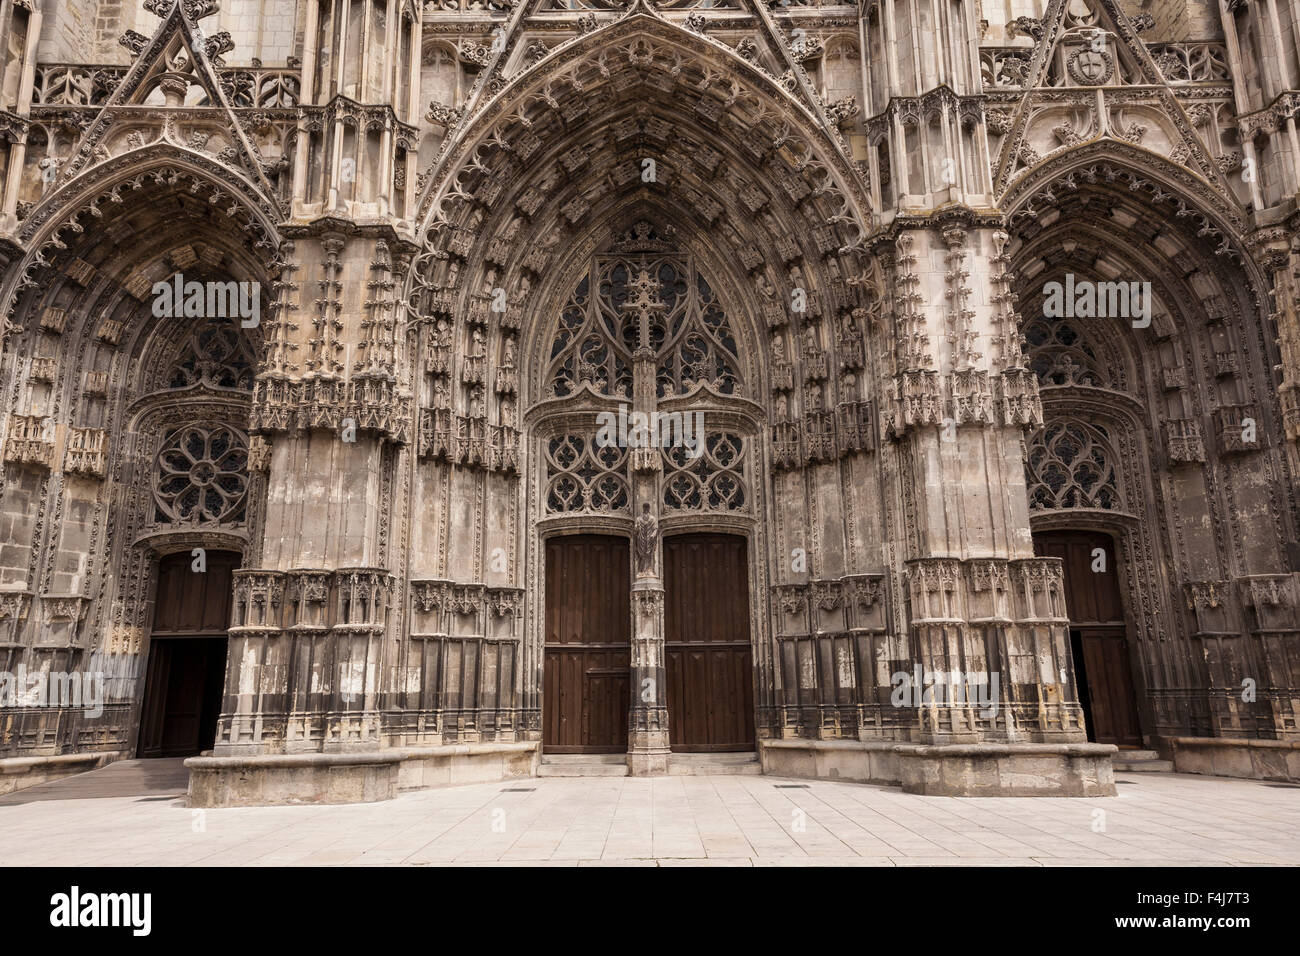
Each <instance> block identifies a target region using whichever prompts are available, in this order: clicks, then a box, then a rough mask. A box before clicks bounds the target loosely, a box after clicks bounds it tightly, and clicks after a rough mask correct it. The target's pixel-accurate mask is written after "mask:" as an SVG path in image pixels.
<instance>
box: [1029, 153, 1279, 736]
mask: <svg viewBox="0 0 1300 956" xmlns="http://www.w3.org/2000/svg"><path fill="white" fill-rule="evenodd" d="M1139 154H1140V155H1139ZM1138 159H1142V160H1143V161H1144V162H1145V161H1146V154H1145V152H1144V151H1139V150H1136V149H1135V148H1129V147H1124V146H1121V145H1119V144H1115V145H1107V146H1102V145H1099V144H1093V145H1090V146H1085V147H1080V148H1079V149H1077V150H1068V151H1063V154H1062V155H1060V156H1057V157H1054V158H1051V159H1049V161H1047V162H1045V163H1043V164H1042V167H1041V168H1040V169H1038V170H1036V171H1035V172H1034V174H1033V175H1030V176H1027V177H1026V178H1025V179H1024V180H1019V181H1017V182H1016V183H1015V184H1013V186H1012V189H1011V190H1010V191H1009V192H1008V194H1007V202H1008V219H1009V226H1010V228H1009V231H1010V232H1011V233H1012V235H1013V237H1014V238H1013V242H1012V246H1011V249H1010V253H1011V259H1012V270H1013V272H1014V273H1015V274H1016V275H1017V277H1018V287H1017V289H1016V291H1017V292H1018V294H1019V298H1020V301H1021V314H1022V331H1024V332H1025V333H1027V334H1028V335H1029V336H1030V337H1031V341H1029V342H1028V343H1027V346H1028V347H1027V352H1028V354H1029V359H1030V361H1029V364H1030V365H1031V366H1033V367H1034V369H1035V371H1036V372H1037V373H1038V375H1039V377H1040V386H1041V393H1042V399H1043V409H1044V420H1045V430H1044V432H1041V433H1040V435H1043V434H1046V435H1049V436H1050V434H1051V430H1052V429H1053V428H1057V429H1059V428H1060V427H1061V426H1062V424H1063V423H1066V422H1067V421H1077V420H1080V419H1082V420H1083V421H1085V422H1086V423H1087V425H1088V426H1089V427H1099V428H1101V429H1105V430H1106V431H1107V433H1108V437H1109V438H1110V440H1111V442H1112V445H1113V454H1112V456H1111V458H1112V460H1114V459H1118V460H1120V461H1122V462H1124V468H1126V469H1127V470H1128V471H1129V475H1128V477H1127V478H1125V477H1124V475H1123V474H1122V470H1123V469H1121V473H1120V474H1119V476H1118V477H1119V485H1120V496H1121V498H1122V500H1123V506H1122V508H1120V509H1112V510H1116V511H1118V513H1115V514H1110V515H1107V514H1106V511H1107V510H1108V509H1092V510H1089V509H1069V508H1066V509H1057V510H1052V511H1048V510H1046V509H1040V510H1037V511H1034V512H1031V515H1032V517H1031V522H1032V525H1033V527H1034V528H1035V529H1036V530H1042V529H1046V528H1052V527H1056V528H1069V529H1075V528H1079V529H1088V528H1091V529H1093V530H1101V531H1106V532H1107V533H1110V534H1112V535H1113V536H1114V538H1115V539H1116V541H1117V544H1118V547H1119V553H1120V554H1121V556H1122V557H1121V564H1122V565H1123V567H1124V569H1125V581H1124V587H1123V589H1122V590H1123V593H1124V594H1125V600H1126V603H1127V606H1128V608H1129V611H1130V613H1131V614H1132V616H1133V625H1134V627H1135V630H1136V633H1135V635H1134V636H1136V637H1137V639H1138V640H1137V642H1136V647H1137V653H1138V656H1139V658H1140V664H1141V668H1142V679H1143V680H1144V682H1145V683H1146V685H1147V687H1148V689H1149V695H1148V696H1149V699H1150V700H1151V701H1152V707H1153V712H1152V714H1151V716H1150V720H1151V721H1152V726H1153V728H1154V730H1155V732H1156V733H1159V734H1172V733H1209V732H1211V726H1212V723H1213V721H1214V720H1221V721H1224V722H1226V723H1229V724H1237V723H1239V724H1240V725H1241V726H1243V727H1246V726H1249V725H1250V724H1251V723H1252V722H1253V720H1254V719H1255V718H1254V717H1253V716H1252V715H1251V714H1250V713H1248V711H1249V710H1250V708H1249V707H1245V706H1242V707H1238V706H1237V704H1236V703H1235V702H1233V701H1231V700H1228V699H1227V698H1226V697H1220V698H1218V699H1215V695H1214V694H1213V693H1211V690H1210V689H1211V686H1212V684H1214V683H1215V680H1214V679H1213V678H1212V677H1211V676H1210V673H1209V671H1207V665H1206V661H1207V659H1208V658H1207V656H1206V655H1207V654H1209V653H1211V652H1208V651H1206V652H1202V650H1201V649H1200V648H1199V647H1198V645H1199V644H1201V643H1203V642H1205V643H1215V644H1216V650H1215V651H1213V652H1212V653H1213V655H1219V654H1223V655H1224V656H1226V657H1231V658H1233V659H1237V660H1249V659H1252V657H1253V655H1255V654H1256V651H1255V650H1254V649H1253V644H1252V640H1253V638H1252V636H1251V635H1250V634H1249V628H1250V625H1249V623H1248V620H1247V618H1246V614H1245V612H1244V609H1229V610H1227V611H1226V612H1225V613H1226V614H1227V615H1228V616H1229V618H1231V619H1232V623H1231V624H1226V623H1225V621H1226V620H1227V619H1225V621H1219V622H1217V623H1216V624H1215V625H1214V626H1213V627H1212V630H1214V631H1215V634H1214V635H1213V636H1208V635H1207V632H1206V624H1205V620H1206V618H1205V616H1204V614H1202V613H1201V612H1200V611H1199V610H1196V609H1195V608H1194V607H1193V606H1192V605H1190V604H1189V605H1188V607H1183V606H1182V602H1170V601H1169V600H1168V599H1167V598H1163V597H1161V596H1164V595H1170V594H1179V595H1181V594H1198V593H1201V591H1200V589H1203V588H1205V587H1214V586H1219V585H1218V583H1219V582H1221V581H1222V580H1225V579H1231V578H1233V577H1235V576H1239V575H1245V574H1250V573H1260V572H1259V571H1258V570H1256V569H1258V568H1262V567H1276V566H1279V565H1280V564H1282V563H1284V562H1285V556H1284V555H1285V549H1286V541H1287V540H1288V539H1289V538H1290V537H1291V536H1293V534H1294V532H1293V531H1292V530H1291V529H1292V528H1294V527H1295V526H1296V515H1295V504H1294V501H1290V500H1287V499H1286V498H1285V497H1283V496H1279V495H1278V494H1277V493H1276V491H1275V490H1272V489H1271V487H1270V482H1271V480H1272V479H1269V478H1268V477H1267V476H1269V475H1275V474H1279V473H1280V474H1286V473H1287V470H1288V463H1287V460H1286V457H1285V455H1284V454H1283V452H1282V449H1281V447H1280V436H1281V421H1282V418H1281V410H1280V408H1278V406H1277V399H1276V396H1275V391H1274V389H1273V388H1272V387H1271V366H1272V364H1274V363H1275V362H1276V358H1275V355H1276V347H1275V345H1274V343H1273V341H1272V339H1273V333H1272V330H1271V327H1270V322H1269V319H1268V313H1269V309H1268V307H1267V300H1266V298H1265V297H1264V295H1263V293H1262V290H1263V288H1264V286H1263V284H1262V282H1261V276H1260V273H1259V269H1258V266H1257V265H1256V264H1255V262H1254V261H1253V260H1252V259H1251V257H1250V256H1249V254H1248V253H1247V252H1246V249H1245V246H1244V244H1243V243H1242V241H1241V239H1240V232H1239V231H1238V226H1239V223H1238V221H1237V219H1236V218H1235V214H1229V213H1228V212H1225V211H1224V210H1223V203H1222V202H1221V201H1219V199H1217V198H1216V194H1215V193H1214V191H1213V190H1208V191H1207V190H1206V189H1204V188H1199V187H1198V184H1197V183H1196V182H1195V181H1194V180H1195V176H1194V175H1193V174H1191V173H1189V172H1188V171H1186V170H1182V171H1178V172H1174V171H1171V170H1169V169H1167V168H1166V166H1167V164H1161V163H1159V162H1155V161H1152V162H1150V163H1149V164H1148V165H1146V166H1144V167H1143V169H1142V171H1141V172H1139V171H1138V168H1137V167H1136V165H1134V164H1135V163H1136V161H1137V160H1138ZM1067 273H1069V274H1073V275H1074V276H1075V278H1076V279H1077V280H1082V281H1093V282H1104V281H1111V280H1143V281H1149V282H1150V283H1151V288H1152V292H1153V294H1154V298H1155V302H1156V303H1157V308H1156V309H1155V311H1154V314H1153V316H1152V322H1151V325H1150V327H1149V328H1140V327H1138V328H1133V327H1130V325H1129V322H1127V321H1112V320H1104V321H1103V320H1098V319H1092V320H1090V321H1089V322H1088V324H1087V327H1086V328H1085V327H1083V324H1082V320H1072V319H1069V318H1068V317H1067V318H1066V319H1059V320H1055V321H1053V322H1048V321H1047V320H1045V319H1044V318H1043V316H1042V313H1041V309H1040V306H1041V304H1042V302H1043V295H1042V293H1043V289H1044V284H1045V282H1046V281H1049V280H1060V279H1061V278H1062V277H1063V276H1064V275H1066V274H1067ZM1062 330H1064V332H1065V336H1064V339H1063V338H1062V335H1061V331H1062ZM1035 358H1037V362H1035ZM1080 366H1083V367H1085V370H1083V371H1080ZM1081 412H1086V414H1081ZM1108 422H1109V424H1107V423H1108ZM1245 425H1257V426H1258V428H1259V429H1260V434H1261V436H1262V437H1260V438H1259V440H1258V441H1257V442H1254V443H1247V442H1245V440H1244V439H1243V437H1242V436H1243V435H1244V434H1246V428H1245V427H1244V426H1245ZM1037 437H1038V436H1035V438H1037ZM1035 454H1036V452H1035V449H1034V447H1033V445H1032V443H1031V445H1030V450H1029V459H1030V461H1031V462H1032V461H1033V460H1034V457H1035ZM1040 457H1041V452H1040ZM1031 480H1032V479H1031ZM1284 481H1285V479H1284ZM1125 486H1127V487H1125ZM1256 509H1258V510H1257V511H1256ZM1126 515H1127V517H1126ZM1255 515H1257V516H1258V517H1259V520H1256V519H1255V517H1253V516H1255ZM1207 582H1208V583H1207ZM1189 600H1190V599H1189ZM1224 630H1228V631H1231V632H1232V634H1233V636H1232V637H1231V638H1228V639H1227V642H1228V644H1229V645H1232V644H1233V643H1234V642H1237V643H1239V644H1240V647H1238V648H1236V649H1232V650H1227V649H1223V648H1222V647H1219V646H1218V645H1222V644H1223V641H1224V638H1223V636H1222V633H1220V632H1222V631H1224ZM1212 713H1213V716H1212Z"/></svg>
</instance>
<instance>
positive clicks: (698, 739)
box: [664, 534, 754, 753]
mask: <svg viewBox="0 0 1300 956" xmlns="http://www.w3.org/2000/svg"><path fill="white" fill-rule="evenodd" d="M747 565H748V562H747V542H746V541H745V539H744V538H741V537H737V536H735V535H722V534H695V535H678V536H674V537H670V538H665V539H664V590H665V592H666V593H665V596H664V638H665V654H666V658H667V678H668V688H667V691H668V728H669V742H670V745H671V747H672V749H673V750H674V751H678V752H684V753H690V752H709V751H728V750H740V751H744V750H753V749H754V684H753V652H752V650H751V646H750V639H749V575H748V571H747Z"/></svg>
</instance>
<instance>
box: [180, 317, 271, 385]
mask: <svg viewBox="0 0 1300 956" xmlns="http://www.w3.org/2000/svg"><path fill="white" fill-rule="evenodd" d="M253 371H254V362H253V353H252V350H251V349H250V348H249V345H248V341H247V339H246V338H245V337H244V336H243V335H242V334H240V331H239V327H238V326H237V325H236V324H235V323H234V322H233V321H232V320H231V319H223V318H212V319H208V320H207V321H205V322H200V323H198V324H196V325H195V327H194V328H193V330H192V331H191V332H190V333H189V335H188V336H187V337H186V339H185V342H184V344H183V345H182V346H181V350H180V356H179V358H178V359H177V360H176V363H175V364H174V365H173V366H172V367H171V369H170V370H169V371H168V373H167V378H166V382H167V387H168V388H190V387H191V386H194V385H200V384H203V385H207V386H209V387H211V388H238V389H244V390H247V391H252V389H253Z"/></svg>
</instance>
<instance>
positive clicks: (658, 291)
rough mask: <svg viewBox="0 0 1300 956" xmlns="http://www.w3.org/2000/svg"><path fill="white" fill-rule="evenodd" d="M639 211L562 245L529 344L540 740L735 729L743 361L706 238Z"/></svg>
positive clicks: (742, 545) (748, 740)
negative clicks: (538, 568) (554, 299)
mask: <svg viewBox="0 0 1300 956" xmlns="http://www.w3.org/2000/svg"><path fill="white" fill-rule="evenodd" d="M651 215H655V214H654V213H651V212H649V211H645V212H643V213H642V214H641V215H639V216H638V218H635V219H631V218H629V219H628V220H625V221H627V222H629V223H630V225H629V226H628V228H625V229H616V230H613V231H612V234H610V233H606V234H605V235H604V236H603V237H594V238H593V240H592V241H591V244H590V245H588V246H587V247H586V249H584V250H582V251H580V252H579V254H578V255H577V256H575V257H574V261H573V263H572V264H571V266H570V268H569V270H568V271H567V278H566V283H567V295H566V296H565V297H564V298H563V300H561V302H560V306H561V307H560V308H557V310H556V312H557V313H558V318H557V320H556V321H555V324H554V325H553V326H552V327H551V328H549V329H548V330H547V331H546V332H545V334H546V335H547V336H548V338H547V347H546V348H545V351H544V352H542V354H541V356H540V357H541V359H542V361H541V362H539V367H538V377H539V379H540V381H539V382H538V383H537V387H538V388H539V390H540V392H541V394H542V396H543V397H542V399H541V401H540V402H539V404H538V407H537V408H535V409H534V410H533V412H532V415H531V421H530V424H531V426H532V439H531V440H532V447H533V448H534V450H535V456H534V460H535V461H536V462H537V464H538V467H537V468H536V471H535V479H536V483H535V485H534V487H535V488H536V492H535V494H534V498H533V501H534V502H535V506H536V507H537V509H538V512H537V513H538V522H537V528H538V532H539V538H538V540H539V542H540V543H539V546H538V547H539V552H540V553H539V555H538V558H539V562H540V563H541V564H542V566H543V568H544V575H545V599H544V600H545V610H544V612H543V615H542V617H543V618H544V622H545V624H544V633H543V634H542V635H541V638H542V640H541V643H542V648H541V650H542V658H543V660H542V670H543V684H542V694H541V707H542V712H543V720H542V724H543V728H542V729H543V734H542V736H543V748H544V750H545V751H546V752H548V753H551V754H570V753H616V752H622V751H627V752H628V753H630V754H632V753H635V752H638V747H641V748H642V749H648V748H652V749H654V750H655V752H657V753H659V754H660V755H666V753H667V752H668V751H669V750H670V749H671V750H672V751H673V752H715V751H737V750H741V751H752V750H753V748H754V737H755V735H754V724H755V714H754V686H753V684H754V677H753V667H754V663H753V662H754V654H753V651H752V648H751V627H750V604H751V599H750V591H751V580H750V569H749V560H748V549H749V538H750V536H751V535H752V533H753V531H754V521H755V515H756V513H757V508H758V504H759V500H758V495H756V494H755V492H754V490H753V489H754V484H753V482H754V478H755V475H754V469H755V468H756V467H757V465H756V463H755V458H756V452H755V444H756V441H757V436H758V435H759V434H761V431H760V426H759V424H758V415H757V412H758V409H757V408H756V407H754V406H753V403H752V402H750V401H749V399H748V396H749V395H750V394H751V393H750V389H752V387H753V386H752V384H751V383H752V382H753V381H754V379H755V377H756V370H755V369H754V367H753V366H752V364H750V361H751V359H750V356H749V354H748V353H747V350H746V349H745V348H743V347H742V344H741V343H742V342H743V341H744V337H743V335H741V334H740V332H739V331H738V329H737V326H736V325H735V324H734V323H735V322H736V321H737V320H736V318H735V316H734V314H733V313H732V311H731V309H730V306H731V304H732V303H733V302H734V296H733V295H730V294H729V288H728V287H727V286H726V285H725V284H715V283H716V282H717V279H716V270H713V269H710V268H709V265H708V264H707V263H706V259H707V255H706V253H705V248H706V247H704V246H703V245H702V244H701V243H698V242H695V241H692V237H691V236H690V235H682V234H678V233H677V232H676V231H675V230H674V229H673V227H671V226H669V225H667V224H666V223H665V222H664V221H663V220H662V219H661V218H660V217H659V216H658V215H655V219H654V220H652V219H651V218H649V217H650V216H651ZM638 734H639V735H641V736H640V737H638ZM646 741H652V742H651V743H649V744H647V743H646Z"/></svg>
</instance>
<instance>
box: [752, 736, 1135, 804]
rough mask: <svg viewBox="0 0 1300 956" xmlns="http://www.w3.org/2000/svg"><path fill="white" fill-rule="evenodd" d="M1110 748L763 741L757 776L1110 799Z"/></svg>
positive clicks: (934, 792)
mask: <svg viewBox="0 0 1300 956" xmlns="http://www.w3.org/2000/svg"><path fill="white" fill-rule="evenodd" d="M1117 752H1118V750H1117V748H1115V747H1114V746H1111V745H1110V744H1082V743H1080V744H1032V743H1025V744H999V743H988V744H957V745H952V746H928V745H925V744H910V743H895V742H891V741H879V742H875V741H871V742H868V741H856V740H801V739H797V740H763V741H760V742H759V754H760V757H761V759H762V762H763V772H764V773H768V774H773V775H776V776H787V777H817V778H821V779H827V780H848V781H852V782H855V783H876V784H884V785H887V786H898V787H902V788H903V791H904V792H905V793H918V794H924V795H926V796H942V797H1113V796H1114V795H1115V778H1114V773H1113V771H1112V769H1111V759H1112V757H1113V756H1114V755H1115V754H1116V753H1117Z"/></svg>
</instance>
